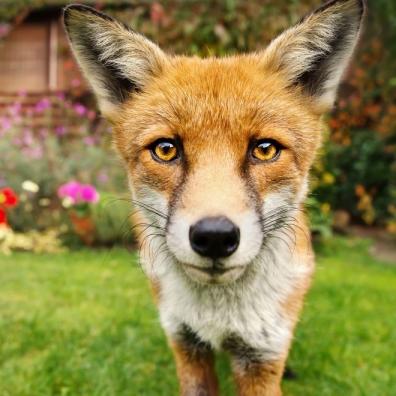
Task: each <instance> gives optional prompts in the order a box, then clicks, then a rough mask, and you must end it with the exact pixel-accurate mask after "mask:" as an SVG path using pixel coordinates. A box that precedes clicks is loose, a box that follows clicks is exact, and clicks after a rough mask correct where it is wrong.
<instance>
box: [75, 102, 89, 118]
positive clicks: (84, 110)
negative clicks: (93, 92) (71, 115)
mask: <svg viewBox="0 0 396 396" xmlns="http://www.w3.org/2000/svg"><path fill="white" fill-rule="evenodd" d="M73 108H74V111H75V112H76V113H77V114H78V115H79V116H81V117H82V116H83V115H85V114H86V113H87V108H86V107H85V106H84V105H83V104H81V103H76V104H75V105H74V106H73Z"/></svg>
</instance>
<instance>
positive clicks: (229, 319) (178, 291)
mask: <svg viewBox="0 0 396 396" xmlns="http://www.w3.org/2000/svg"><path fill="white" fill-rule="evenodd" d="M271 252H272V253H263V254H262V255H260V257H259V258H257V259H256V260H255V261H254V262H253V263H252V264H251V266H250V268H248V270H247V273H246V274H245V275H244V276H243V277H242V278H241V279H239V280H237V281H236V282H235V283H233V284H231V285H227V286H221V285H207V286H202V285H197V284H194V283H193V282H191V281H190V280H189V279H188V278H187V277H186V275H185V274H184V273H183V271H182V270H181V269H180V268H178V267H177V266H178V264H176V263H174V262H173V260H172V259H170V258H169V257H168V258H166V256H161V255H159V256H157V258H156V260H155V262H151V265H150V268H151V269H155V270H153V271H147V272H148V273H149V276H154V277H155V278H156V279H157V281H159V282H160V290H161V292H160V304H159V310H160V317H161V323H162V326H163V327H164V329H165V331H166V332H167V333H168V334H170V335H172V334H176V333H177V332H178V330H179V329H180V325H181V324H186V325H188V326H189V327H190V328H191V330H192V331H194V332H195V333H196V334H197V335H198V336H199V337H200V338H201V339H202V340H203V341H206V342H208V343H210V344H211V345H212V346H213V347H214V348H220V347H221V344H222V342H223V341H224V339H225V338H226V337H229V336H231V335H233V336H238V337H239V338H240V339H242V340H243V341H244V342H245V343H246V344H248V345H249V346H251V347H253V348H255V349H258V350H260V351H262V353H263V354H265V358H268V359H271V358H276V357H277V356H279V354H281V353H283V352H284V350H285V347H287V345H288V343H289V340H290V337H291V330H292V325H293V323H292V322H291V321H290V320H289V318H288V317H287V315H286V314H285V312H284V309H283V303H284V301H285V300H286V298H287V297H288V295H289V294H290V293H291V292H292V291H293V290H294V289H295V288H296V287H298V284H299V283H300V282H301V281H302V280H304V279H305V278H306V277H307V276H310V272H311V267H310V265H309V260H308V258H307V257H301V256H297V255H296V254H293V249H289V248H288V247H286V246H285V245H284V244H282V242H273V243H272V246H271ZM273 253H275V254H273ZM145 267H146V270H147V266H145Z"/></svg>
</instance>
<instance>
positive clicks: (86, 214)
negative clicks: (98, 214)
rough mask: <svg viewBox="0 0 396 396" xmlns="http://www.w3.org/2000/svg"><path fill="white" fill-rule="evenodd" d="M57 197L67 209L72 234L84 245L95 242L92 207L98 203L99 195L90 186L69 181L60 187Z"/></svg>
mask: <svg viewBox="0 0 396 396" xmlns="http://www.w3.org/2000/svg"><path fill="white" fill-rule="evenodd" d="M58 196H59V198H60V199H61V200H62V205H63V206H64V207H65V208H67V209H68V214H69V218H70V221H71V223H72V225H73V229H74V232H75V233H76V234H77V235H78V236H79V238H80V239H81V240H82V241H83V242H84V244H86V245H88V246H89V245H92V243H93V242H94V240H95V223H94V221H93V219H92V214H91V208H92V205H94V204H96V203H97V202H98V201H99V193H98V192H97V190H96V188H95V187H94V186H92V185H91V184H82V183H79V182H77V181H70V182H68V183H65V184H63V185H61V186H60V187H59V189H58Z"/></svg>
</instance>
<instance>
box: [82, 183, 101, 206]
mask: <svg viewBox="0 0 396 396" xmlns="http://www.w3.org/2000/svg"><path fill="white" fill-rule="evenodd" d="M80 194H81V199H82V200H83V201H85V202H89V203H96V202H98V201H99V194H98V192H97V191H96V189H95V187H94V186H91V185H90V184H85V185H82V186H81V191H80Z"/></svg>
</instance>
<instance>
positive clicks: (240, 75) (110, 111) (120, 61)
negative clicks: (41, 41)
mask: <svg viewBox="0 0 396 396" xmlns="http://www.w3.org/2000/svg"><path fill="white" fill-rule="evenodd" d="M362 13H363V3H362V2H361V1H358V0H344V1H341V0H340V1H332V2H331V3H328V4H327V5H325V6H323V7H322V8H320V9H319V10H317V11H316V12H314V13H313V14H311V15H309V16H308V17H306V18H305V19H304V20H302V21H301V22H300V23H299V24H298V25H296V26H294V27H293V28H291V29H289V30H287V31H286V32H284V33H283V34H282V35H281V36H279V37H278V38H276V39H275V40H274V41H273V42H272V43H271V44H270V45H269V46H268V47H267V48H266V49H264V50H262V51H260V52H257V53H254V54H247V55H240V56H233V57H225V58H209V59H199V58H197V57H194V58H190V57H184V56H170V55H166V54H165V53H164V52H163V51H162V50H161V49H160V48H158V47H157V46H156V45H155V44H153V43H152V42H150V41H149V40H148V39H146V38H144V37H143V36H141V35H139V34H137V33H135V32H134V31H132V30H130V29H129V28H127V27H125V26H123V25H122V24H120V23H119V22H117V21H115V20H113V19H111V18H109V17H107V16H105V15H103V14H100V13H98V12H96V11H94V10H93V9H91V8H88V7H84V6H78V5H76V6H70V7H68V8H67V9H66V11H65V25H66V30H67V32H68V34H69V37H70V41H71V44H72V48H73V50H74V53H75V55H76V57H77V60H78V61H79V63H80V65H81V67H82V70H83V71H84V73H85V74H86V76H87V78H88V80H89V81H90V82H91V84H92V87H93V89H94V91H95V93H96V95H97V97H98V101H99V106H100V108H101V110H102V112H103V114H104V115H105V116H106V117H107V118H108V119H109V120H110V122H111V123H112V125H113V130H114V141H115V144H116V147H117V149H118V151H119V153H120V154H121V156H122V158H123V159H124V163H125V166H126V169H127V172H128V178H129V182H130V186H131V191H132V195H133V199H134V202H135V203H136V205H137V207H138V208H139V212H140V217H141V219H142V223H144V225H143V226H142V235H143V238H144V237H145V236H147V237H148V238H150V235H153V234H154V236H155V237H156V239H157V242H155V243H156V245H155V246H157V247H158V249H162V250H163V251H165V253H166V255H167V257H168V258H169V260H170V261H172V263H174V264H175V266H176V267H177V270H180V271H182V272H183V273H184V274H186V276H187V277H188V278H189V279H191V280H192V281H194V282H197V283H203V284H225V283H230V282H235V281H236V280H237V279H239V278H241V277H243V276H244V274H246V273H247V272H248V269H249V267H250V265H251V263H253V262H254V261H255V260H256V258H257V257H258V256H259V255H260V254H261V253H262V252H263V250H265V249H269V245H270V243H271V240H273V239H274V238H276V237H280V236H281V235H285V234H287V235H289V234H290V230H294V232H295V230H296V227H299V226H301V224H302V223H301V208H302V203H303V201H304V198H305V196H306V194H307V189H308V173H309V169H310V167H311V165H312V163H313V161H314V158H315V154H316V152H317V150H318V148H319V146H320V141H321V130H322V124H321V117H322V114H323V113H324V112H325V111H327V110H329V109H330V108H331V106H332V105H333V103H334V100H335V95H336V90H337V87H338V85H339V82H340V79H341V77H342V74H343V72H344V70H345V68H346V66H347V64H348V62H349V59H350V57H351V55H352V52H353V50H354V47H355V43H356V41H357V38H358V35H359V30H360V21H361V18H362ZM153 230H154V232H153ZM147 260H149V255H148V256H147Z"/></svg>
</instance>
